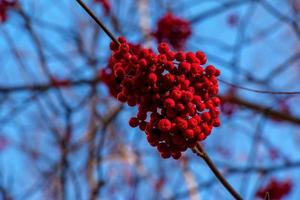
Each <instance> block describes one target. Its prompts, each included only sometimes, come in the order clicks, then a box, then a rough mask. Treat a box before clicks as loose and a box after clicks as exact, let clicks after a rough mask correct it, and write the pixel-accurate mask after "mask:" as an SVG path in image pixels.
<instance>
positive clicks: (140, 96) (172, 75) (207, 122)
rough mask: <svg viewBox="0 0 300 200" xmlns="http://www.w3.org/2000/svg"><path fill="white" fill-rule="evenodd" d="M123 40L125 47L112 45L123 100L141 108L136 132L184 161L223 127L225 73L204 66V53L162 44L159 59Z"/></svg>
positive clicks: (165, 154)
mask: <svg viewBox="0 0 300 200" xmlns="http://www.w3.org/2000/svg"><path fill="white" fill-rule="evenodd" d="M118 40H119V42H120V45H118V44H116V43H111V45H110V48H111V50H112V51H113V53H112V57H111V59H110V66H113V67H112V72H113V77H114V79H115V82H114V84H116V85H117V86H118V88H114V91H119V92H118V94H117V99H118V100H119V101H121V102H124V103H125V102H126V103H127V104H128V105H129V106H138V113H137V116H136V117H133V118H131V119H130V120H129V124H130V126H132V127H137V126H139V128H140V129H141V130H142V131H144V132H145V133H146V135H147V140H148V142H149V143H150V144H151V145H152V146H155V147H157V149H158V151H159V152H160V153H161V156H162V157H163V158H168V157H170V156H172V157H173V158H175V159H178V158H179V157H180V156H181V152H183V151H185V150H186V149H187V148H192V147H194V145H195V144H196V142H198V141H201V140H204V139H205V138H206V137H207V136H208V135H209V134H210V133H211V130H212V128H213V127H214V126H215V127H217V126H219V125H220V121H219V110H218V106H219V105H220V99H219V98H218V97H217V94H218V81H217V78H216V77H217V76H219V75H220V71H219V70H218V69H216V68H215V67H214V66H212V65H208V66H207V67H206V68H203V67H202V66H201V65H204V64H205V63H206V56H205V54H204V53H203V52H201V51H198V52H196V53H192V52H187V53H184V52H181V51H180V52H173V51H171V50H170V48H169V46H168V45H167V44H166V43H161V44H159V46H158V52H159V54H156V53H154V52H153V51H152V50H150V49H145V48H141V47H139V46H134V45H131V44H128V43H127V41H126V40H125V38H123V37H121V38H119V39H118ZM109 87H114V86H109Z"/></svg>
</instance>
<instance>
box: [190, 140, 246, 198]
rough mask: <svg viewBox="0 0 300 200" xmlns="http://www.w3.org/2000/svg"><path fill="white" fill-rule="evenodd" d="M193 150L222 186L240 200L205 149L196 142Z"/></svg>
mask: <svg viewBox="0 0 300 200" xmlns="http://www.w3.org/2000/svg"><path fill="white" fill-rule="evenodd" d="M193 152H194V153H196V154H197V155H198V156H200V157H201V158H202V159H203V160H204V161H205V162H206V164H207V166H208V167H209V168H210V170H211V171H212V172H213V173H214V175H215V176H216V177H217V178H218V180H219V181H220V182H221V183H222V184H223V186H224V187H225V188H226V189H227V191H228V192H229V193H230V194H231V195H232V196H233V197H234V198H235V199H237V200H242V199H243V198H242V197H241V196H240V195H239V194H238V193H237V192H236V191H235V189H234V188H233V187H232V186H231V185H230V184H229V183H228V182H227V181H226V179H225V177H224V176H223V175H222V174H221V173H220V172H219V170H218V169H217V167H216V166H215V164H214V163H213V162H212V160H211V159H210V158H209V156H208V155H207V153H206V152H205V150H204V149H203V148H202V146H201V145H200V144H197V145H196V146H195V147H194V148H193Z"/></svg>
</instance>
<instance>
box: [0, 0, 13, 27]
mask: <svg viewBox="0 0 300 200" xmlns="http://www.w3.org/2000/svg"><path fill="white" fill-rule="evenodd" d="M16 3H17V1H16V0H0V23H1V22H5V21H6V20H7V10H8V9H9V8H11V7H14V6H15V5H16Z"/></svg>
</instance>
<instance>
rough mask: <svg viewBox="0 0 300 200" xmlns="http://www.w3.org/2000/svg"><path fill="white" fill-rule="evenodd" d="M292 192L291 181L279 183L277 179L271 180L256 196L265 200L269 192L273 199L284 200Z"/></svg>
mask: <svg viewBox="0 0 300 200" xmlns="http://www.w3.org/2000/svg"><path fill="white" fill-rule="evenodd" d="M291 190H292V182H291V180H285V181H278V180H276V179H271V180H270V181H269V183H268V184H267V185H266V186H265V187H263V188H261V189H259V190H258V191H257V192H256V196H257V197H258V198H261V199H264V198H265V196H266V194H267V192H268V193H269V196H270V198H271V199H282V198H283V197H284V196H286V195H288V194H289V193H290V192H291Z"/></svg>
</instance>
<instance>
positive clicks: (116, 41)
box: [76, 0, 120, 44]
mask: <svg viewBox="0 0 300 200" xmlns="http://www.w3.org/2000/svg"><path fill="white" fill-rule="evenodd" d="M76 1H77V3H79V5H80V6H81V7H82V8H83V9H84V10H85V11H86V12H87V13H88V14H89V15H90V16H91V17H92V18H93V20H95V22H96V23H97V24H98V25H99V26H100V27H101V28H102V30H103V31H104V32H105V33H106V34H107V35H108V37H110V39H111V40H112V41H114V42H115V43H116V44H120V43H119V42H118V40H117V39H116V37H115V36H114V35H113V34H112V33H111V32H110V31H109V30H108V28H107V27H106V26H105V25H104V24H103V23H102V22H101V21H100V20H99V19H98V18H97V17H96V16H95V15H94V13H93V12H92V11H91V10H90V9H89V8H88V7H87V5H85V3H83V1H81V0H76Z"/></svg>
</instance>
